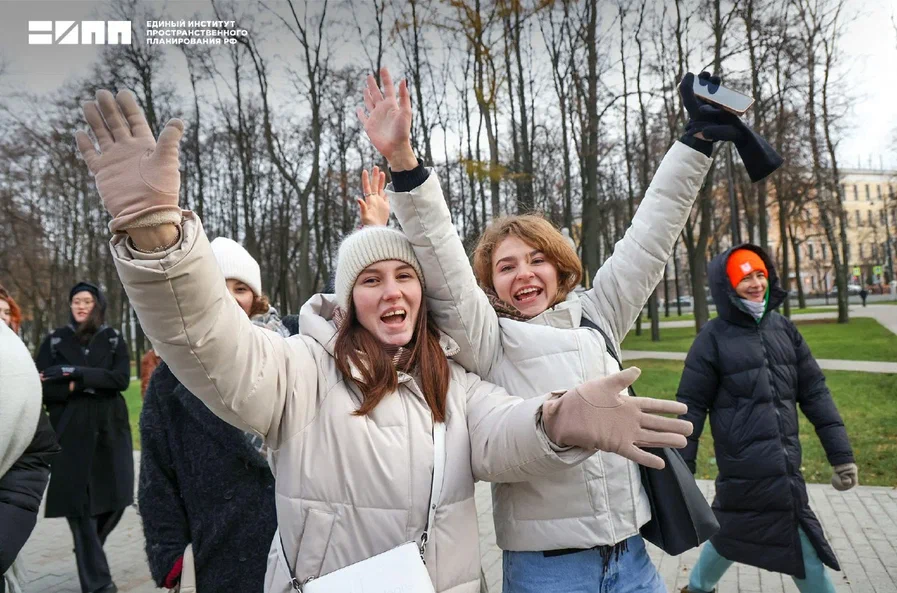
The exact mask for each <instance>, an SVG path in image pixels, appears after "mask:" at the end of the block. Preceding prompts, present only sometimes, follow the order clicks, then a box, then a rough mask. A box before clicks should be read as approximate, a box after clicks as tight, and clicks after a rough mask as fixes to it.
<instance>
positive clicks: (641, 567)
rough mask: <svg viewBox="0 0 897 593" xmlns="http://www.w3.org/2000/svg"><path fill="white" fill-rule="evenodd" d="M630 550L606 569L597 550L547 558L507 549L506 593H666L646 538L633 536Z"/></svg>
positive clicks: (504, 559) (504, 566)
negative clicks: (650, 555) (649, 551)
mask: <svg viewBox="0 0 897 593" xmlns="http://www.w3.org/2000/svg"><path fill="white" fill-rule="evenodd" d="M626 544H627V546H628V549H627V551H625V552H623V553H622V554H620V557H619V558H611V560H610V564H609V565H608V567H607V571H606V572H605V571H604V565H603V561H602V560H601V553H600V552H599V551H598V550H583V551H581V552H573V553H570V554H564V555H561V556H549V557H545V555H544V554H543V553H542V552H508V551H505V552H504V558H503V562H502V569H503V570H504V588H503V593H667V588H666V586H665V585H664V584H663V580H662V579H661V578H660V575H659V574H657V569H656V568H654V564H652V562H651V558H649V557H648V550H647V549H645V540H643V539H642V537H641V536H640V535H634V536H632V537H630V538H629V539H628V540H626Z"/></svg>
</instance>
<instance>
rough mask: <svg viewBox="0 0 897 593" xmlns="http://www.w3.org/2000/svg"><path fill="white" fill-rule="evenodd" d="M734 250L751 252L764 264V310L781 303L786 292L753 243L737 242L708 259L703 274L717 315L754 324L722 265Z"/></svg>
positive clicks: (771, 265) (768, 261)
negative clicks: (766, 275)
mask: <svg viewBox="0 0 897 593" xmlns="http://www.w3.org/2000/svg"><path fill="white" fill-rule="evenodd" d="M738 249H749V250H751V251H753V252H754V253H756V254H757V255H759V256H760V258H761V259H762V260H763V263H765V264H766V271H767V272H768V273H769V277H768V281H769V300H768V302H767V305H766V313H769V312H770V311H773V310H775V309H776V308H777V307H778V306H779V305H781V304H782V303H783V302H784V301H785V298H786V297H787V296H788V293H787V292H785V290H784V289H783V288H782V287H781V286H780V284H779V274H778V272H777V271H776V267H775V264H774V263H773V261H772V259H771V258H770V257H769V255H767V254H766V252H765V251H763V249H761V248H760V247H758V246H757V245H752V244H750V243H742V244H741V245H736V246H735V247H730V248H729V249H728V250H726V252H725V253H721V254H720V255H717V256H716V257H714V258H713V259H712V260H710V265H709V266H708V269H707V277H708V280H709V283H710V295H711V296H712V297H713V304H714V305H716V313H717V315H718V316H719V318H720V319H722V320H724V321H728V322H729V323H737V324H740V325H747V326H753V325H756V321H755V320H754V318H753V317H752V316H751V314H750V313H749V312H748V311H747V310H746V309H745V307H744V305H743V304H742V303H741V298H740V297H739V296H738V293H736V292H735V289H734V288H733V287H732V283H731V282H730V281H729V275H728V274H727V273H726V264H727V263H728V261H729V256H730V255H732V252H733V251H737V250H738Z"/></svg>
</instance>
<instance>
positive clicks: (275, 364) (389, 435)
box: [112, 212, 589, 593]
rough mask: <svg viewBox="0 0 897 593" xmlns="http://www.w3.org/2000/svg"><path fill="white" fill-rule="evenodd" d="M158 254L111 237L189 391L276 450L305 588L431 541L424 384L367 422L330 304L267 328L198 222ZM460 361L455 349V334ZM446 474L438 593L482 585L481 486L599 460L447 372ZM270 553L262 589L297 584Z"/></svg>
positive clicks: (127, 280)
mask: <svg viewBox="0 0 897 593" xmlns="http://www.w3.org/2000/svg"><path fill="white" fill-rule="evenodd" d="M182 236H183V239H182V240H181V242H180V243H179V244H178V245H176V246H175V247H173V248H171V249H169V250H168V251H166V252H164V253H162V254H158V255H147V254H142V253H139V252H136V251H134V250H132V249H130V248H129V246H128V243H127V241H125V240H124V239H122V238H121V237H119V238H116V239H114V240H113V242H112V247H113V253H114V257H115V265H116V268H117V269H118V273H119V276H120V277H121V280H122V283H123V284H124V286H125V289H126V291H127V293H128V298H129V299H130V301H131V304H132V305H133V306H134V309H135V310H136V311H137V315H138V317H139V318H140V322H141V324H142V325H143V328H144V330H145V331H146V335H147V336H148V337H149V338H150V340H151V341H152V343H153V346H154V348H155V350H156V352H158V353H159V354H160V356H161V357H162V359H163V360H165V362H166V363H168V365H169V366H170V367H171V369H172V371H173V372H174V374H175V376H177V378H178V379H179V380H180V381H181V382H182V383H183V384H184V386H185V387H186V388H187V389H188V390H189V391H190V392H192V393H193V394H195V395H196V396H197V397H199V398H200V399H201V400H202V401H203V402H204V403H205V404H206V405H207V406H208V407H209V409H211V410H212V412H214V413H215V414H216V415H217V416H219V417H220V418H222V419H224V420H225V421H227V422H229V423H231V424H233V425H234V426H237V427H238V428H241V429H243V430H251V431H254V432H256V433H258V434H259V435H261V436H262V437H264V438H265V441H266V443H267V444H268V445H269V446H270V447H271V449H272V451H273V461H272V469H273V470H274V473H275V476H276V486H275V489H276V504H277V520H278V524H279V530H280V535H281V538H282V539H283V544H284V550H285V553H286V558H287V559H288V562H289V563H291V564H293V568H294V569H295V574H296V575H297V577H298V578H299V580H300V581H304V580H305V579H307V578H308V577H317V576H320V575H323V574H327V573H329V572H332V571H335V570H337V569H339V568H342V567H344V566H347V565H349V564H352V563H355V562H358V561H360V560H363V559H365V558H368V557H370V556H373V555H375V554H378V553H380V552H384V551H386V550H388V549H390V548H393V547H395V546H397V545H399V544H402V543H404V542H407V541H416V540H419V539H420V536H421V533H422V531H423V528H424V525H425V523H426V519H427V506H428V502H429V496H430V482H431V476H432V471H433V441H432V417H431V415H430V411H429V408H428V406H427V404H426V402H425V400H424V397H423V394H422V393H421V390H420V388H419V387H418V384H417V382H416V380H415V379H414V377H412V376H410V375H407V374H404V373H403V374H400V376H399V383H400V385H399V389H398V391H397V392H395V393H393V394H392V395H389V396H387V397H386V398H385V399H384V400H383V401H382V402H381V403H380V404H378V405H377V407H376V408H375V409H374V411H373V412H372V413H371V414H370V415H368V416H353V415H352V412H353V411H355V410H356V409H357V408H358V406H359V405H360V403H361V399H360V394H359V393H358V392H357V390H356V389H355V388H354V387H353V386H352V385H351V383H349V382H347V381H346V380H345V378H344V377H343V375H342V374H341V373H340V372H339V371H338V370H337V368H336V364H335V361H334V358H333V346H334V342H335V340H334V336H335V333H336V327H335V325H334V323H333V322H332V321H331V317H332V313H333V309H334V303H333V302H332V301H330V300H328V297H325V296H324V295H317V296H315V297H313V298H312V299H311V300H310V301H309V302H308V303H306V305H305V306H304V307H303V308H302V311H301V315H300V325H301V327H302V331H303V335H300V336H295V337H292V338H287V339H285V338H283V337H281V336H279V335H277V334H274V333H273V332H269V331H266V330H264V329H261V328H258V327H255V326H254V325H253V324H252V323H251V322H250V321H249V319H248V318H247V317H246V315H245V314H244V313H243V312H242V311H241V310H240V309H239V307H238V305H237V304H236V302H235V301H234V299H233V298H231V296H230V295H229V294H228V292H227V289H226V288H225V283H224V279H223V277H222V276H221V272H220V271H219V269H218V266H217V264H216V263H215V258H214V256H213V255H212V252H211V249H210V247H209V242H208V240H207V239H206V236H205V233H203V231H202V226H201V224H200V222H199V220H198V219H197V218H196V217H195V216H193V214H192V213H189V212H187V213H185V221H184V223H183V225H182ZM443 348H444V350H445V351H446V354H448V355H451V354H452V353H453V352H454V351H456V350H457V346H456V345H455V344H454V342H452V341H451V340H450V339H448V338H447V337H443ZM450 367H451V384H450V387H449V393H448V398H447V420H446V468H445V475H444V481H443V490H442V497H441V500H440V501H439V508H438V510H437V512H436V517H435V524H434V525H433V528H432V530H431V534H430V543H429V545H428V547H427V568H428V570H429V571H430V576H431V577H432V579H433V583H434V585H435V588H436V590H437V591H440V592H443V591H450V592H453V593H476V592H477V591H478V590H479V570H480V556H479V546H478V542H479V538H478V531H477V514H476V508H475V506H474V480H477V479H479V480H490V481H492V480H495V481H517V480H526V479H530V478H532V477H533V476H542V475H548V474H551V473H553V472H554V473H556V472H557V471H558V470H565V469H568V468H569V467H570V466H572V465H575V464H576V463H579V462H580V461H582V460H583V459H585V458H586V457H588V455H589V453H588V452H585V451H582V450H580V449H570V450H566V451H563V452H560V453H557V452H555V451H554V450H553V448H552V446H551V445H550V443H549V441H548V439H547V437H546V436H545V434H544V433H543V432H542V430H541V428H540V424H541V422H540V416H541V405H542V399H544V398H534V399H530V400H525V401H524V400H521V399H519V398H515V397H510V396H509V395H508V394H507V392H505V391H504V390H503V389H501V388H498V387H496V386H494V385H492V384H489V383H486V382H484V381H482V380H480V378H479V377H477V376H476V375H472V374H470V373H467V372H466V371H464V369H463V368H462V367H461V366H460V365H457V364H455V363H451V362H450ZM287 575H288V572H287V571H285V570H284V569H283V566H280V565H279V563H278V562H277V561H276V555H271V557H269V565H268V575H267V579H266V581H267V582H266V586H265V591H266V592H268V593H272V592H278V593H280V592H287V591H289V590H290V585H289V580H288V578H289V577H288V576H287Z"/></svg>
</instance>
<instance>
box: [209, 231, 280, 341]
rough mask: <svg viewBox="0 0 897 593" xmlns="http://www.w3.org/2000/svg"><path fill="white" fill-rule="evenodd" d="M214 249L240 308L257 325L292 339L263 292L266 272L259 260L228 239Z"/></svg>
mask: <svg viewBox="0 0 897 593" xmlns="http://www.w3.org/2000/svg"><path fill="white" fill-rule="evenodd" d="M211 245H212V253H214V254H215V260H216V261H217V262H218V267H219V268H221V273H222V274H223V275H224V280H225V283H226V284H227V289H228V290H229V291H230V293H231V295H233V297H234V299H235V300H236V301H237V304H238V305H240V308H241V309H243V310H244V311H245V312H246V314H247V315H249V317H250V319H252V321H253V323H255V324H256V325H260V326H261V327H264V328H266V329H270V330H271V331H274V332H277V333H279V334H280V335H282V336H283V337H289V335H290V332H289V330H287V329H286V328H285V327H284V325H283V324H282V323H281V321H280V314H279V313H278V312H277V309H275V308H274V307H272V306H271V303H270V302H269V300H268V297H267V296H265V294H264V293H263V292H262V272H261V269H260V268H259V264H258V262H257V261H255V258H254V257H252V256H251V255H249V252H248V251H246V249H245V248H244V247H243V246H242V245H240V244H239V243H237V242H236V241H234V240H233V239H228V238H227V237H218V238H216V239H214V240H213V241H212V243H211Z"/></svg>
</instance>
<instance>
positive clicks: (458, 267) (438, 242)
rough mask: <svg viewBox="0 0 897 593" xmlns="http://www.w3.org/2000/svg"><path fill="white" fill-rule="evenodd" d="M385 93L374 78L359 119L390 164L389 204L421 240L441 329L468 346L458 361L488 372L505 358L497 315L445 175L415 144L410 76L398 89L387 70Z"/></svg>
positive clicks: (417, 247) (417, 243)
mask: <svg viewBox="0 0 897 593" xmlns="http://www.w3.org/2000/svg"><path fill="white" fill-rule="evenodd" d="M380 77H381V80H382V81H383V90H382V91H381V90H380V89H379V88H378V87H377V83H376V81H375V80H374V77H373V76H368V86H367V88H366V89H365V92H364V102H365V107H366V110H367V112H365V110H364V109H361V108H359V110H358V117H359V119H360V120H361V123H362V124H363V125H364V129H365V132H367V135H368V138H370V140H371V143H372V144H373V145H374V147H375V148H376V149H377V150H378V151H380V154H382V155H383V156H384V157H385V158H386V160H387V162H388V163H389V168H390V171H391V172H392V177H393V183H392V191H388V192H387V195H389V196H390V200H389V205H390V206H391V207H392V209H393V211H394V212H395V214H396V218H398V220H399V224H400V225H402V230H403V231H404V232H405V234H406V235H407V236H408V238H409V239H410V240H411V243H412V245H414V252H415V255H417V258H418V260H419V261H420V264H421V267H422V268H423V271H424V280H425V290H426V295H427V306H428V308H429V311H430V313H431V314H432V315H433V316H434V319H435V321H436V324H437V325H438V326H439V328H440V329H441V330H442V331H444V332H445V333H447V334H448V335H449V336H451V337H452V339H454V340H455V342H457V343H458V345H459V346H460V348H461V352H460V353H459V354H457V355H456V356H455V357H454V360H455V361H457V362H458V363H459V364H461V365H462V366H463V367H464V368H466V369H467V370H468V371H471V372H474V373H477V374H478V375H482V376H487V375H488V374H489V372H490V371H491V370H492V368H493V366H494V365H495V364H496V362H497V361H498V360H499V359H500V358H501V337H500V332H499V326H498V316H497V315H496V313H495V310H494V309H493V308H492V305H490V304H489V299H488V298H487V297H486V295H485V293H484V292H483V291H482V289H481V288H480V287H479V285H478V284H477V281H476V277H475V276H474V274H473V270H472V269H471V267H470V261H469V259H468V257H467V253H466V252H465V251H464V245H463V244H462V243H461V239H460V237H458V233H457V232H456V231H455V227H454V225H453V224H452V218H451V214H449V211H448V207H447V206H446V203H445V199H444V198H443V195H442V188H441V187H440V185H439V180H438V179H437V178H436V175H435V174H434V173H432V172H427V170H426V169H424V167H423V166H421V165H420V163H418V161H417V158H416V157H415V156H414V151H413V150H412V148H411V99H410V97H409V95H408V88H407V85H406V83H405V81H404V80H403V81H402V82H401V83H399V87H398V93H396V89H395V87H394V86H393V82H392V78H391V77H390V75H389V71H387V70H386V68H383V69H382V70H381V71H380Z"/></svg>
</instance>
